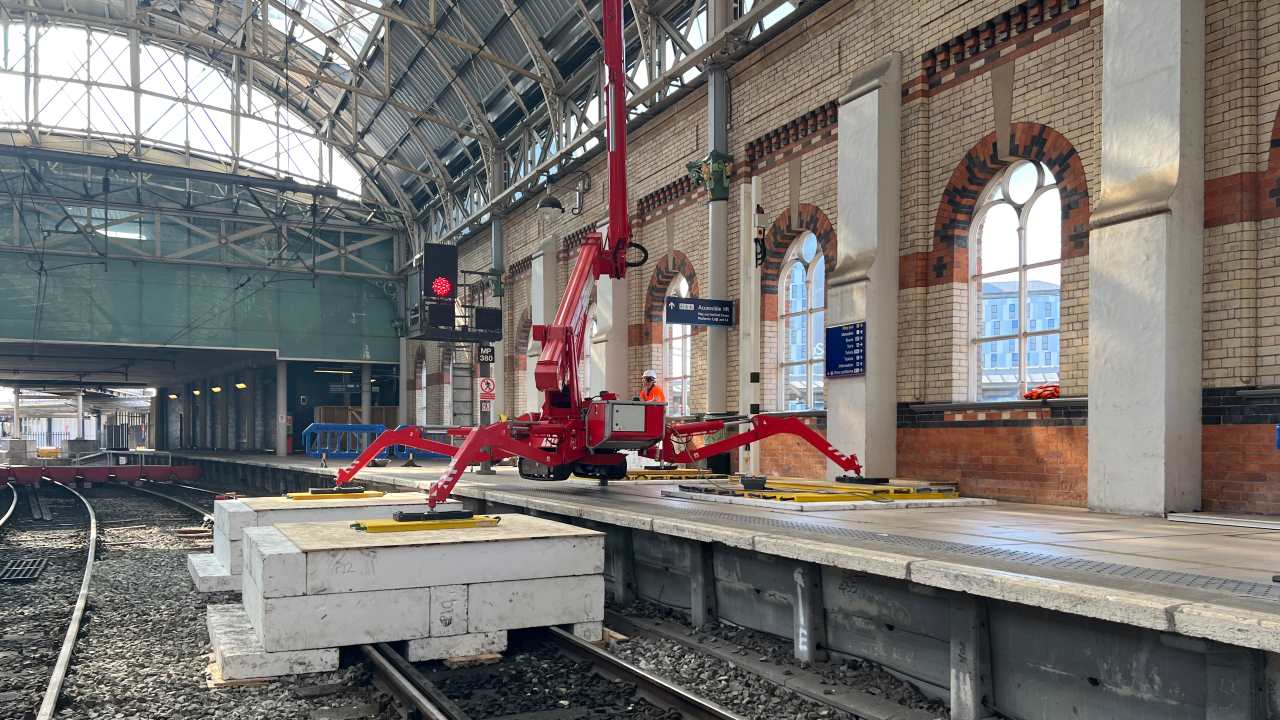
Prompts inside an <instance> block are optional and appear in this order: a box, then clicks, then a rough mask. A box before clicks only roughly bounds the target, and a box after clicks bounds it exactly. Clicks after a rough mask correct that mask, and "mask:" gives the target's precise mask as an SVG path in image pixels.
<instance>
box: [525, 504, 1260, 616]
mask: <svg viewBox="0 0 1280 720" xmlns="http://www.w3.org/2000/svg"><path fill="white" fill-rule="evenodd" d="M523 492H527V494H530V495H539V496H542V497H547V498H554V497H556V496H557V495H560V496H561V497H560V499H564V498H563V494H562V493H556V492H545V491H544V492H538V491H523ZM628 504H630V505H633V506H635V507H636V509H637V511H639V512H642V513H645V514H652V513H653V506H652V505H644V506H640V505H639V504H637V503H628ZM609 507H610V508H613V509H619V510H621V509H623V508H622V507H620V505H619V504H617V503H614V504H610V506H609ZM641 508H643V509H641ZM663 513H664V514H665V515H668V516H670V515H677V516H680V517H683V518H688V519H690V520H720V521H723V522H725V523H727V524H731V525H739V526H741V525H753V526H756V527H762V528H768V529H770V530H790V531H792V532H802V533H809V534H811V535H825V536H827V537H834V538H841V539H845V540H854V541H858V542H869V543H879V544H882V545H892V546H897V547H908V548H911V549H913V550H918V551H921V552H922V553H929V554H932V553H948V554H951V555H959V556H962V557H972V558H989V559H992V560H999V561H1002V562H1011V563H1019V564H1022V565H1030V566H1033V567H1042V568H1052V569H1056V570H1067V571H1070V572H1078V573H1085V574H1088V575H1098V576H1102V577H1109V578H1115V579H1118V580H1137V581H1140V582H1149V583H1157V584H1160V585H1176V586H1179V587H1185V588H1194V589H1197V590H1208V591H1211V592H1220V593H1226V594H1228V595H1235V596H1237V597H1244V598H1250V599H1254V600H1268V601H1271V602H1280V584H1275V585H1267V584H1263V583H1255V582H1248V581H1246V580H1233V579H1231V578H1222V577H1214V576H1212V575H1196V574H1193V573H1185V572H1177V571H1175V570H1158V569H1156V568H1146V567H1140V566H1137V565H1122V564H1120V563H1112V562H1103V561H1100V560H1085V559H1083V558H1075V557H1069V556H1063V555H1047V554H1045V553H1035V552H1027V551H1025V550H1010V549H1008V548H1004V547H1000V546H994V547H993V546H989V545H969V544H966V543H957V542H950V541H947V540H929V539H926V538H917V537H910V536H908V535H894V534H891V533H884V532H876V531H872V530H858V529H855V528H850V527H845V526H842V525H828V524H824V523H822V522H818V521H813V520H808V521H804V520H790V519H786V518H779V517H770V516H766V515H751V514H747V513H731V512H722V511H717V510H686V509H683V508H676V507H664V508H663Z"/></svg>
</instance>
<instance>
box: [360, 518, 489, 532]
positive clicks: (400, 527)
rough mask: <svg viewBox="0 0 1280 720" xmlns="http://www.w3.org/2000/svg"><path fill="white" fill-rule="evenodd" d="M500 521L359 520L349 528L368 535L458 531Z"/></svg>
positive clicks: (465, 519) (480, 519) (472, 519)
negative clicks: (420, 531)
mask: <svg viewBox="0 0 1280 720" xmlns="http://www.w3.org/2000/svg"><path fill="white" fill-rule="evenodd" d="M501 519H502V518H500V517H496V516H493V515H475V516H473V517H469V518H451V519H442V520H390V519H386V520H361V521H360V522H354V523H351V527H353V528H355V529H356V530H360V531H362V532H369V533H392V532H415V531H419V530H460V529H463V528H477V527H493V526H495V525H497V524H498V521H499V520H501Z"/></svg>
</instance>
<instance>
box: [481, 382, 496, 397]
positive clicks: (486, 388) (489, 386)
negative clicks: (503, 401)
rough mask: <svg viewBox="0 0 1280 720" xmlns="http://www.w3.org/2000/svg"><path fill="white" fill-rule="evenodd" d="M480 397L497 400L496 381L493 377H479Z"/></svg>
mask: <svg viewBox="0 0 1280 720" xmlns="http://www.w3.org/2000/svg"><path fill="white" fill-rule="evenodd" d="M480 399H481V400H482V401H483V400H497V399H498V383H496V382H494V380H493V378H480Z"/></svg>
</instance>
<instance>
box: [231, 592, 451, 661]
mask: <svg viewBox="0 0 1280 720" xmlns="http://www.w3.org/2000/svg"><path fill="white" fill-rule="evenodd" d="M243 587H244V589H243V590H242V591H241V598H242V600H243V602H244V609H245V613H246V614H248V616H249V622H250V623H251V624H252V625H253V628H254V630H255V631H256V632H257V636H258V639H259V640H261V642H262V647H263V648H265V649H266V650H268V651H270V652H279V651H282V650H315V649H320V648H333V647H342V646H345V645H365V644H367V643H373V642H396V641H399V640H407V639H410V638H420V637H430V635H431V615H430V611H429V608H430V607H431V588H425V587H423V588H412V589H407V590H381V591H378V592H368V593H339V594H332V595H314V596H299V597H280V598H267V597H263V596H262V590H261V589H260V588H258V586H257V585H256V584H255V583H254V581H253V579H252V578H251V577H249V576H248V575H245V576H244V586H243Z"/></svg>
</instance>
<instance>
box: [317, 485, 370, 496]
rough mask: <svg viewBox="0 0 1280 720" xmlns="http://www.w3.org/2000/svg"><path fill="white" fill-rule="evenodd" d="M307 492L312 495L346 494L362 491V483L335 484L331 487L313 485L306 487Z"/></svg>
mask: <svg viewBox="0 0 1280 720" xmlns="http://www.w3.org/2000/svg"><path fill="white" fill-rule="evenodd" d="M307 492H309V493H311V494H312V495H347V494H352V493H362V492H364V486H363V485H335V486H333V487H313V488H308V489H307Z"/></svg>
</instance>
